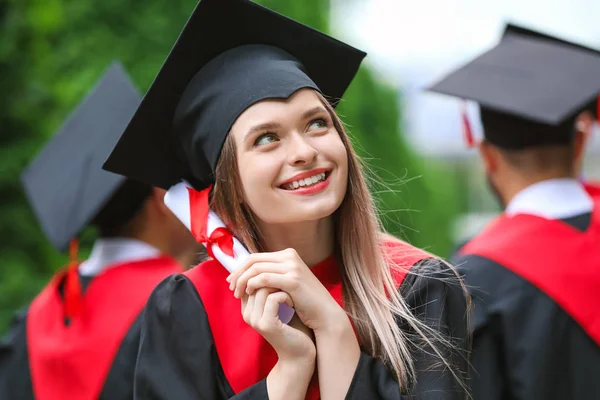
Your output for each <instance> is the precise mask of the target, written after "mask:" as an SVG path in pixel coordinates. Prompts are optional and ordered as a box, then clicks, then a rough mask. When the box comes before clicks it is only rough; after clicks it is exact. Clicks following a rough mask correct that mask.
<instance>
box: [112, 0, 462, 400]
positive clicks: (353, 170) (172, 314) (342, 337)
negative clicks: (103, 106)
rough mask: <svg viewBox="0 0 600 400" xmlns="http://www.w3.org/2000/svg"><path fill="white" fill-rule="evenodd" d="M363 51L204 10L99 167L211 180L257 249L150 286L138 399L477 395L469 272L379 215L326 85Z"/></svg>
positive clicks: (217, 0)
mask: <svg viewBox="0 0 600 400" xmlns="http://www.w3.org/2000/svg"><path fill="white" fill-rule="evenodd" d="M209 36H210V40H209V39H208V37H209ZM363 57H364V53H362V52H360V51H358V50H356V49H353V48H351V47H350V46H347V45H345V44H343V43H340V42H338V41H336V40H334V39H332V38H329V37H327V36H325V35H323V34H321V33H319V32H316V31H313V30H312V29H309V28H307V27H305V26H302V25H300V24H298V23H296V22H293V21H290V20H288V19H286V18H284V17H282V16H280V15H278V14H275V13H272V12H271V11H269V10H267V9H265V8H262V7H260V6H257V5H255V4H253V3H251V2H248V1H245V0H202V2H201V3H200V4H199V6H198V7H197V8H196V10H195V11H194V14H193V15H192V17H191V18H190V21H189V22H188V24H187V25H186V27H185V28H184V30H183V32H182V34H181V35H180V37H179V39H178V42H177V43H176V45H175V47H174V48H173V50H172V52H171V54H170V56H169V57H168V59H167V61H166V63H165V65H164V66H163V68H162V69H161V71H160V72H159V74H158V76H157V78H156V80H155V82H154V83H153V87H152V88H151V89H150V90H149V92H148V94H147V95H146V97H145V99H144V101H143V104H142V105H141V106H140V108H139V109H138V112H137V113H136V116H135V117H134V118H133V119H132V121H131V122H130V125H129V127H128V128H127V130H126V131H125V133H124V135H123V137H122V138H121V140H120V142H119V143H118V145H117V147H116V148H115V150H114V151H113V154H112V155H111V157H110V158H109V160H108V161H107V164H106V165H105V167H106V168H107V169H110V170H111V171H113V172H117V173H121V174H124V175H127V176H131V177H134V178H137V179H141V180H144V181H146V182H151V183H152V184H154V185H159V186H163V187H169V186H171V185H173V184H176V183H177V182H179V181H180V180H182V179H185V180H186V181H187V182H189V183H190V184H191V185H192V186H193V187H194V189H196V190H199V191H200V190H207V188H209V187H211V185H214V186H213V189H212V192H211V197H210V205H211V208H212V209H213V210H214V211H215V212H216V213H217V214H218V215H219V216H220V217H221V218H222V219H223V220H224V221H225V223H226V225H227V227H228V228H229V230H230V231H232V232H233V234H234V235H235V236H236V237H237V238H239V240H240V241H241V242H242V243H243V244H244V245H245V246H246V247H247V248H248V250H250V252H251V253H253V254H251V255H250V256H249V257H248V258H247V259H246V260H245V261H243V262H242V263H241V265H240V266H239V267H238V269H237V270H236V271H235V272H234V273H233V274H229V273H228V272H227V271H226V270H225V269H224V268H223V267H222V266H221V265H220V264H219V263H218V262H217V261H216V260H209V261H206V262H204V263H203V264H201V265H199V266H198V267H196V268H194V269H193V270H191V271H190V272H189V273H186V274H184V275H175V276H173V277H171V278H169V279H167V280H166V281H164V282H163V283H162V284H161V285H160V286H159V287H158V288H157V289H156V290H155V292H154V293H153V295H152V297H151V299H150V300H149V302H148V304H147V307H146V310H145V315H144V321H143V332H142V337H141V345H140V353H139V357H138V363H137V367H136V378H135V380H136V382H135V398H136V399H177V400H187V399H210V400H221V399H229V398H235V399H265V398H269V399H271V400H274V399H283V398H285V399H286V400H291V399H304V398H310V399H317V398H319V397H320V398H322V399H325V400H327V399H342V398H348V399H401V398H420V399H433V398H435V399H459V398H464V397H466V391H465V390H464V380H463V379H462V378H463V376H462V371H465V370H466V364H467V343H468V340H467V322H466V315H467V304H468V301H467V298H466V296H465V294H464V293H465V292H464V291H463V289H462V287H461V284H460V281H459V279H458V278H457V277H456V275H455V273H454V271H453V270H452V269H451V268H450V267H449V266H447V265H446V264H445V263H444V262H442V261H440V260H438V259H436V258H435V257H434V256H432V255H429V254H427V253H425V252H423V251H421V250H419V249H416V248H413V247H411V246H410V245H408V244H406V243H403V242H401V241H400V240H398V239H396V238H393V237H391V236H389V235H386V234H384V233H383V232H382V231H381V229H380V227H379V223H378V219H377V215H376V210H375V208H374V205H373V200H372V198H371V196H370V194H369V191H368V188H367V183H366V181H365V178H364V177H363V175H362V173H361V167H360V164H359V162H358V159H357V156H356V154H355V153H354V151H353V150H352V146H351V144H350V142H349V139H348V136H347V134H346V133H345V131H344V129H343V126H342V123H341V122H340V120H339V119H338V117H337V116H336V114H335V111H334V109H333V107H332V105H331V103H330V102H329V101H328V100H326V97H325V96H327V98H328V99H330V98H333V99H335V98H340V97H341V96H342V94H343V92H344V90H345V89H346V87H347V86H348V84H349V83H350V81H351V80H352V78H353V76H354V74H355V73H356V70H357V69H358V66H359V64H360V62H361V60H362V58H363ZM165 133H168V134H165ZM373 134H381V133H377V132H373ZM140 148H141V149H142V150H143V151H140ZM190 193H192V192H190ZM195 218H196V217H195V216H194V215H192V216H191V217H190V220H191V222H190V225H191V226H192V230H193V231H194V230H195V229H196V228H194V225H195V224H196V226H197V224H199V223H200V222H201V221H200V222H199V221H197V220H196V219H195ZM282 303H286V304H287V305H288V306H292V307H294V309H295V312H296V314H295V316H294V318H293V320H292V321H291V322H290V324H284V323H282V321H281V320H280V319H279V318H278V309H279V307H280V305H281V304H282ZM405 396H406V397H405Z"/></svg>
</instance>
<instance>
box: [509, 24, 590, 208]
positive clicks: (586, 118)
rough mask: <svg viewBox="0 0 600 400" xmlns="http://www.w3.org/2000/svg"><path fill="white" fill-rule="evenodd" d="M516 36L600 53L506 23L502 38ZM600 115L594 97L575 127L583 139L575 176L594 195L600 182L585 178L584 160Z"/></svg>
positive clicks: (576, 159) (575, 163)
mask: <svg viewBox="0 0 600 400" xmlns="http://www.w3.org/2000/svg"><path fill="white" fill-rule="evenodd" d="M514 36H525V37H533V38H540V39H545V40H549V41H552V42H555V43H560V44H564V45H567V46H571V47H573V48H576V49H580V50H583V51H588V52H590V53H592V54H597V55H600V52H599V51H598V50H595V49H591V48H589V47H585V46H582V45H580V44H577V43H571V42H568V41H566V40H563V39H560V38H557V37H554V36H549V35H546V34H543V33H541V32H537V31H533V30H531V29H528V28H525V27H522V26H518V25H515V24H506V27H505V28H504V34H503V35H502V39H505V38H511V37H514ZM599 115H600V102H598V101H596V99H594V101H592V102H591V103H590V104H588V105H587V106H586V107H584V108H583V109H582V111H581V112H580V113H579V115H578V116H577V119H576V120H575V129H577V130H578V131H579V132H580V133H578V135H582V137H581V139H579V140H581V141H582V145H581V147H582V150H581V151H579V152H578V154H577V155H576V157H575V161H574V168H573V176H575V177H576V178H578V179H581V181H582V182H583V185H584V187H585V188H586V190H587V192H588V193H589V194H590V195H592V196H594V197H600V182H598V181H594V180H588V179H585V177H584V176H583V160H584V158H585V148H586V145H587V144H588V142H589V140H590V138H591V136H592V135H593V134H594V127H598V126H599V121H600V120H599Z"/></svg>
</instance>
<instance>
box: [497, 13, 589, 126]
mask: <svg viewBox="0 0 600 400" xmlns="http://www.w3.org/2000/svg"><path fill="white" fill-rule="evenodd" d="M515 36H517V37H519V36H521V37H523V36H525V37H531V38H537V39H542V40H548V41H550V42H553V43H558V44H563V45H566V46H570V47H572V48H574V49H579V50H582V51H588V52H590V53H591V54H595V55H600V51H598V50H596V49H592V48H591V47H587V46H584V45H581V44H579V43H573V42H570V41H567V40H564V39H561V38H558V37H556V36H550V35H548V34H545V33H542V32H538V31H534V30H532V29H529V28H526V27H524V26H520V25H515V24H512V23H507V24H506V25H505V26H504V32H503V34H502V40H507V39H508V40H510V39H511V38H513V37H515ZM599 100H600V99H599V98H594V99H593V100H592V101H591V102H589V103H588V104H587V105H586V106H585V107H583V108H582V109H581V110H580V111H583V110H588V111H590V112H591V113H592V114H593V115H594V116H595V118H596V119H598V118H599V117H600V112H599V111H600V104H599V103H598V102H599Z"/></svg>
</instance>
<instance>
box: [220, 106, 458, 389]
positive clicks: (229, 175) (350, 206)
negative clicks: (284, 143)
mask: <svg viewBox="0 0 600 400" xmlns="http://www.w3.org/2000/svg"><path fill="white" fill-rule="evenodd" d="M319 97H320V99H321V102H322V103H323V105H324V106H325V107H326V109H327V111H328V112H329V114H330V116H331V118H332V120H333V123H334V126H335V129H336V130H337V132H338V134H339V135H340V138H341V140H342V142H343V144H344V146H345V148H346V152H347V157H348V188H347V191H346V196H345V198H344V200H343V201H342V204H341V206H340V207H339V208H338V210H337V211H336V212H335V213H334V221H335V233H336V243H337V244H338V246H337V247H338V248H337V249H336V252H337V253H336V256H337V258H338V259H339V260H340V262H341V264H342V265H343V268H342V271H343V272H342V277H343V278H342V279H343V297H344V307H345V309H346V312H347V313H348V314H349V315H350V317H351V318H352V320H353V322H354V326H355V327H356V331H357V334H358V336H359V341H360V343H361V345H362V346H363V347H364V348H365V349H366V350H367V351H368V352H369V353H370V354H371V355H373V356H374V357H377V358H379V359H380V360H382V361H383V362H384V363H385V364H386V365H388V367H390V368H391V369H392V370H393V371H394V373H395V374H396V378H397V380H398V382H399V385H400V389H401V390H405V389H408V388H409V387H410V385H411V384H412V383H414V378H415V366H414V362H413V356H412V354H411V348H412V347H411V346H413V347H414V345H415V343H414V342H415V341H414V340H412V341H411V340H409V338H408V337H407V334H406V333H405V332H403V331H402V329H401V328H400V327H399V326H398V318H399V319H400V320H401V321H403V322H405V323H407V324H408V326H409V327H410V328H411V329H412V330H413V331H414V332H416V334H417V335H418V336H419V338H420V339H421V342H425V343H426V344H427V345H428V347H430V348H431V349H432V351H433V352H434V353H435V354H437V356H439V357H438V358H439V360H440V361H441V362H442V363H443V364H445V366H447V367H449V368H450V370H451V371H452V373H453V375H454V376H455V377H457V378H458V374H457V373H455V372H454V371H453V366H451V365H450V364H449V361H447V360H445V358H444V357H443V355H442V353H444V352H443V351H442V350H441V346H440V345H447V344H449V342H448V340H447V339H446V338H443V337H441V335H439V333H438V332H435V331H434V330H433V329H432V328H431V327H429V326H428V325H426V324H425V323H424V322H423V321H420V320H419V319H418V318H417V317H415V316H414V315H413V313H412V312H411V310H410V309H409V307H408V305H407V304H406V302H405V300H404V299H403V298H402V296H401V295H400V294H399V292H398V290H397V287H396V284H395V281H394V279H393V269H395V268H396V269H401V270H404V271H408V270H409V269H410V267H411V266H410V265H397V264H395V261H394V259H398V257H397V255H393V254H390V253H389V252H386V251H384V250H383V243H384V242H389V241H390V240H392V241H399V240H398V239H396V238H393V237H392V236H390V235H386V234H384V233H382V232H383V231H382V229H381V227H380V221H379V218H378V216H377V213H376V209H375V205H374V201H373V198H372V197H371V194H370V192H369V190H368V187H367V183H366V180H365V178H364V175H363V172H362V170H363V168H362V166H361V164H360V162H359V159H358V157H357V155H356V153H355V152H354V150H353V148H352V144H351V143H350V140H349V138H348V136H347V134H346V132H345V130H344V127H343V125H342V122H341V121H340V119H339V117H338V116H337V114H336V113H335V111H334V109H333V107H332V106H331V105H330V104H329V102H327V100H325V98H324V97H323V96H321V95H320V94H319ZM235 154H236V148H235V142H234V140H233V139H232V137H231V135H229V136H228V137H227V139H226V140H225V143H224V146H223V149H222V152H221V156H220V160H219V162H218V165H217V168H216V183H215V187H214V192H213V197H212V199H211V207H212V209H213V210H214V211H215V212H216V213H217V214H219V215H220V216H221V218H222V219H223V220H224V221H225V223H226V224H227V225H228V226H229V227H231V228H232V230H233V233H234V234H235V235H236V237H238V238H239V239H240V240H241V241H242V243H244V244H245V245H246V246H247V247H248V250H249V251H250V252H258V251H261V250H262V248H261V244H260V237H259V232H258V228H257V224H256V221H255V220H254V218H253V214H252V212H251V211H250V210H249V209H248V206H247V205H246V204H245V202H243V201H242V194H241V191H240V190H239V188H241V182H240V177H239V170H238V165H237V160H236V157H235ZM402 248H410V247H408V246H402ZM415 251H416V249H415ZM461 385H462V384H461Z"/></svg>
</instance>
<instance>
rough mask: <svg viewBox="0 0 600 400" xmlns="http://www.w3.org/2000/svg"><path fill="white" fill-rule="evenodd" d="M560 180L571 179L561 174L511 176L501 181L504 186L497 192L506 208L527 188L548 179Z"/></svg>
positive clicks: (565, 174)
mask: <svg viewBox="0 0 600 400" xmlns="http://www.w3.org/2000/svg"><path fill="white" fill-rule="evenodd" d="M560 178H572V176H571V175H569V174H567V173H562V172H556V173H545V174H536V175H530V176H525V175H522V174H518V173H515V174H511V176H510V177H507V179H503V181H504V182H505V184H504V185H501V187H499V191H500V194H501V196H502V202H503V204H504V206H506V205H508V204H509V203H510V202H511V201H512V200H513V199H514V198H515V196H516V195H517V194H519V193H520V192H521V191H522V190H524V189H526V188H528V187H529V186H531V185H534V184H536V183H539V182H543V181H547V180H550V179H560Z"/></svg>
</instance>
